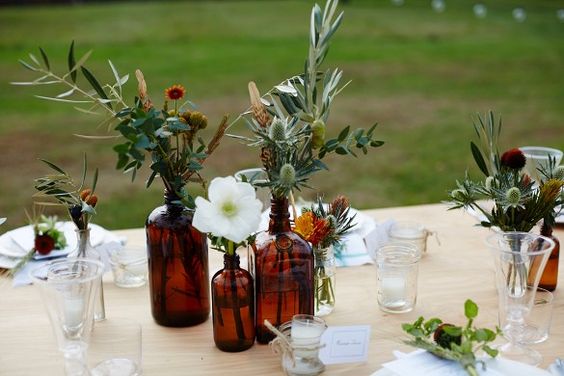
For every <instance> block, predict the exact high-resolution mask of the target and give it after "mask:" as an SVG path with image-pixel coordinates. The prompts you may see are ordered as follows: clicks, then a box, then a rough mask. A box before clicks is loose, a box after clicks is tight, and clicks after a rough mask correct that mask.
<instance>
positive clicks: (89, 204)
mask: <svg viewBox="0 0 564 376" xmlns="http://www.w3.org/2000/svg"><path fill="white" fill-rule="evenodd" d="M42 161H43V162H44V163H45V164H46V165H47V166H49V167H50V168H51V169H52V170H54V171H55V173H54V174H49V175H45V176H43V177H40V178H37V179H35V189H36V190H37V191H38V192H37V193H36V194H35V196H34V197H38V198H40V199H45V200H46V201H38V202H37V204H39V205H59V206H63V207H64V208H65V209H66V210H67V212H68V214H69V217H70V219H71V220H72V221H73V222H74V224H75V225H76V227H77V228H78V229H79V230H86V229H88V224H89V223H90V219H91V218H92V216H93V215H94V214H96V210H95V209H94V208H95V207H96V205H97V204H98V196H96V195H95V194H94V192H95V189H96V184H97V182H98V169H96V170H95V172H94V175H93V178H92V185H91V188H85V183H86V175H87V171H88V164H87V160H86V155H85V156H84V167H83V172H82V178H81V180H80V183H78V184H77V182H75V181H74V180H73V178H72V177H71V176H70V175H69V174H68V173H67V172H65V171H64V170H63V169H61V168H60V167H59V166H57V165H55V164H54V163H52V162H49V161H46V160H44V159H42Z"/></svg>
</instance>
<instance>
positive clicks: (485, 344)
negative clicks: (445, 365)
mask: <svg viewBox="0 0 564 376" xmlns="http://www.w3.org/2000/svg"><path fill="white" fill-rule="evenodd" d="M464 315H465V316H466V318H467V319H468V322H467V323H466V325H465V326H455V325H451V324H444V323H443V321H442V320H441V319H439V318H432V319H429V320H425V319H424V318H423V317H419V318H418V319H417V320H416V321H415V322H413V323H412V324H402V329H403V330H404V331H405V332H406V333H407V334H409V335H410V336H411V337H413V338H411V339H409V340H406V341H404V342H405V343H406V344H408V345H410V346H414V347H417V348H420V349H423V350H427V351H429V352H430V353H432V354H434V355H436V356H438V357H440V358H443V359H449V360H454V361H457V362H458V363H460V365H461V366H462V367H463V368H464V369H465V370H466V372H468V374H469V375H471V376H477V375H478V371H477V369H476V367H477V366H478V365H481V366H482V368H483V369H485V368H486V365H485V363H484V362H483V361H482V360H478V359H477V358H476V353H478V352H479V351H481V350H483V351H484V352H485V353H486V354H488V355H489V356H491V357H494V358H495V357H496V356H497V354H498V351H497V350H495V349H493V348H492V347H490V346H489V343H491V342H493V341H495V339H496V337H497V336H498V335H499V334H501V331H500V329H499V328H496V329H495V331H494V330H491V329H487V328H476V327H475V326H474V325H473V323H474V319H475V318H476V317H477V316H478V306H477V305H476V303H474V302H473V301H472V300H470V299H468V300H466V302H465V303H464ZM431 337H434V338H433V339H431Z"/></svg>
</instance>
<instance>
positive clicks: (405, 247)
mask: <svg viewBox="0 0 564 376" xmlns="http://www.w3.org/2000/svg"><path fill="white" fill-rule="evenodd" d="M390 249H397V250H401V251H407V252H408V254H409V255H410V256H411V257H410V259H409V260H406V261H402V262H397V260H396V262H393V261H392V262H390V261H391V260H388V263H389V264H390V265H398V266H401V265H405V266H407V265H413V264H417V263H418V262H419V260H421V251H420V250H419V248H417V247H416V246H415V245H414V244H413V243H408V242H401V241H400V242H390V243H386V244H384V245H383V246H381V247H378V249H376V263H382V262H384V261H385V260H384V259H383V258H385V255H384V254H383V252H385V251H386V250H390Z"/></svg>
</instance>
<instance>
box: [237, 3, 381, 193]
mask: <svg viewBox="0 0 564 376" xmlns="http://www.w3.org/2000/svg"><path fill="white" fill-rule="evenodd" d="M337 5H338V0H328V1H327V3H326V5H325V8H324V10H323V11H322V10H321V8H320V7H319V5H317V4H316V5H315V6H314V7H313V10H312V14H311V27H310V37H309V52H308V56H307V59H306V62H305V70H304V72H303V73H302V74H299V75H296V76H293V77H290V78H288V79H286V80H284V81H283V82H282V83H280V84H279V85H276V86H275V87H274V88H272V89H271V90H270V91H268V92H267V93H266V94H265V95H263V96H261V95H260V92H259V90H258V89H257V86H256V85H255V83H254V82H251V83H249V94H250V100H251V109H250V111H249V112H247V113H245V115H248V116H244V118H245V120H246V123H247V125H248V127H249V129H250V131H251V132H252V136H251V137H243V136H233V137H236V138H239V139H242V140H243V141H244V142H246V143H247V144H248V145H249V146H254V147H259V148H260V149H261V154H260V157H261V161H262V164H263V166H264V169H265V170H266V173H267V174H268V181H267V182H264V183H256V184H257V186H258V185H260V186H266V187H269V188H270V189H271V191H272V194H273V196H274V197H290V198H291V199H292V197H293V195H292V191H293V190H294V189H297V190H300V189H301V188H304V187H309V186H308V183H307V182H308V180H309V178H310V177H311V175H312V174H314V173H315V172H317V171H320V170H323V169H327V166H326V165H325V164H324V163H323V162H322V159H323V158H324V157H325V156H327V155H329V154H331V153H333V152H334V153H336V154H340V155H353V156H356V154H355V151H354V150H355V149H358V150H361V151H362V152H363V153H365V154H366V153H367V152H368V148H370V147H379V146H381V145H383V142H382V141H377V140H375V139H374V138H373V135H374V129H375V127H376V125H374V126H372V127H371V128H370V129H369V130H364V129H362V128H359V129H356V130H354V131H351V128H350V126H348V127H346V128H344V129H343V130H342V131H340V132H339V133H338V136H337V137H336V138H328V137H327V133H328V132H327V125H328V124H329V114H330V110H331V105H332V103H333V100H334V99H335V97H336V96H337V95H338V94H339V93H340V92H341V91H342V90H343V89H344V88H345V86H346V85H347V84H344V85H340V80H341V78H342V74H343V72H342V71H341V70H340V69H338V68H336V69H334V70H331V69H328V70H326V71H322V70H321V65H322V63H323V61H324V60H325V57H326V56H327V52H328V50H329V42H330V39H331V37H332V36H333V35H334V33H335V32H336V30H337V29H338V27H339V25H340V24H341V22H342V20H343V12H341V13H339V14H337V13H336V11H337Z"/></svg>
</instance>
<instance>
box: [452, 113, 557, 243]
mask: <svg viewBox="0 0 564 376" xmlns="http://www.w3.org/2000/svg"><path fill="white" fill-rule="evenodd" d="M478 121H479V122H478V124H474V128H475V130H476V133H477V134H478V137H479V139H480V141H481V145H480V146H478V145H476V144H475V143H474V142H471V143H470V147H471V150H472V155H473V157H474V160H475V162H476V164H477V166H478V167H479V169H480V170H481V171H482V173H483V174H484V175H485V176H486V178H485V180H484V181H473V180H471V179H470V178H469V176H468V174H467V175H466V177H465V178H464V180H462V181H460V182H459V181H457V188H456V189H454V190H452V191H450V193H449V201H450V202H451V203H452V206H451V208H450V209H458V208H473V209H475V210H477V211H479V212H481V213H482V214H483V215H484V216H485V217H486V220H485V221H482V222H481V225H482V226H484V227H493V226H495V227H498V228H499V229H501V230H502V231H524V232H528V231H530V230H531V229H532V228H533V227H534V226H535V225H536V224H537V223H538V222H539V221H540V220H543V219H544V220H545V221H552V222H553V221H554V217H555V208H556V207H558V206H559V205H561V204H562V201H563V200H562V195H561V190H562V187H563V186H564V167H562V166H560V167H556V166H554V161H552V162H551V163H550V164H549V168H548V170H544V169H543V171H541V173H542V175H543V176H544V179H543V180H542V181H541V182H540V184H539V187H538V189H536V188H535V184H534V182H533V181H532V180H531V178H530V177H529V176H528V175H527V174H525V173H523V172H522V169H523V168H524V167H525V163H526V158H525V155H524V154H523V153H522V152H521V150H519V149H516V148H515V149H510V150H507V151H506V152H504V153H503V154H501V155H500V154H499V151H498V147H497V142H498V139H499V135H500V132H501V120H500V121H499V122H498V123H496V122H495V119H494V115H493V113H492V112H490V113H489V115H488V116H487V117H486V119H485V120H484V119H482V117H480V116H478ZM480 200H491V201H493V203H494V207H493V209H491V211H488V210H486V209H485V208H484V207H483V203H481V202H480Z"/></svg>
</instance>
